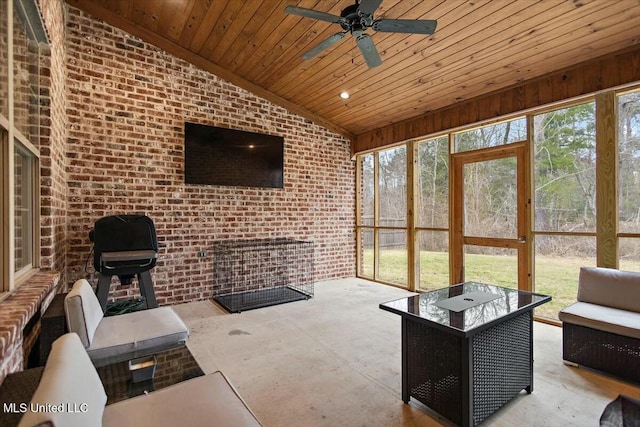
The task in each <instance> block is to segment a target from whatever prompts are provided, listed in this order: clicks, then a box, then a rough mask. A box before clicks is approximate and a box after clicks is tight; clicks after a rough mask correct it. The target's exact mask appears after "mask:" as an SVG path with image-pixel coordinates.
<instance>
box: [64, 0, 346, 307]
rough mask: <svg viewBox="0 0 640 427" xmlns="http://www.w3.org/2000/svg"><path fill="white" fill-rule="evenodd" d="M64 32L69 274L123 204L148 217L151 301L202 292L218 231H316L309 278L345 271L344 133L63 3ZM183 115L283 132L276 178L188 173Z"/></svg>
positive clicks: (225, 234)
mask: <svg viewBox="0 0 640 427" xmlns="http://www.w3.org/2000/svg"><path fill="white" fill-rule="evenodd" d="M66 36H67V49H68V50H67V55H68V68H67V71H68V80H67V85H68V88H67V94H68V97H67V112H68V132H69V138H68V145H67V158H68V162H69V164H68V205H67V209H68V210H67V216H68V235H67V241H68V249H69V250H68V254H67V262H68V269H67V280H69V281H74V280H76V279H78V278H80V277H88V276H90V273H91V271H92V268H91V265H90V264H91V262H89V269H88V270H89V271H87V269H86V268H85V262H86V260H87V258H88V257H89V255H90V251H91V243H90V241H89V239H88V236H87V234H88V232H89V230H90V229H91V228H92V227H93V222H94V221H95V220H97V219H98V218H100V217H102V216H104V215H113V214H122V213H139V214H146V215H148V216H149V217H150V218H151V219H153V221H154V222H155V225H156V229H157V232H158V239H159V241H160V243H161V245H162V246H163V247H162V248H161V249H160V253H159V261H158V264H157V266H156V268H155V269H154V270H153V278H154V282H155V286H156V296H157V297H158V301H159V303H160V304H167V303H178V302H183V301H191V300H198V299H204V298H208V297H210V296H211V291H212V277H213V267H212V264H213V262H212V259H211V253H210V248H211V246H212V245H213V243H214V242H217V241H220V240H230V239H246V238H256V237H257V238H264V237H291V238H297V239H305V240H313V241H314V242H315V263H316V265H315V277H316V279H317V280H322V279H328V278H336V277H346V276H353V275H354V273H355V238H354V235H353V232H354V227H355V223H354V209H355V205H354V204H355V197H354V186H353V183H354V173H355V172H354V171H355V167H354V166H355V165H354V162H352V161H351V160H350V158H349V156H350V151H349V143H348V141H346V140H344V139H343V138H341V137H340V136H338V135H336V134H333V133H332V132H330V131H328V130H326V129H324V128H322V127H320V126H318V125H315V124H313V123H310V122H309V121H307V120H305V119H304V118H302V117H299V116H297V115H294V114H292V113H290V112H288V111H286V110H285V109H283V108H281V107H278V106H276V105H273V104H271V103H269V102H268V101H266V100H264V99H261V98H259V97H257V96H255V95H253V94H251V93H249V92H247V91H245V90H243V89H240V88H238V87H236V86H234V85H232V84H229V83H228V82H226V81H224V80H222V79H220V78H218V77H216V76H215V75H212V74H210V73H208V72H205V71H202V70H199V69H197V68H196V67H194V66H192V65H189V64H188V63H186V62H184V61H182V60H180V59H178V58H175V57H173V56H171V55H169V54H167V53H166V52H164V51H162V50H160V49H158V48H156V47H154V46H152V45H149V44H146V43H143V42H141V41H140V40H138V39H136V38H134V37H132V36H130V35H128V34H127V33H124V32H122V31H120V30H117V29H115V28H114V27H111V26H109V25H107V24H105V23H102V22H100V21H97V20H95V19H93V18H91V17H90V16H89V15H87V14H85V13H83V12H81V11H79V10H77V9H75V8H72V7H70V8H69V14H68V23H67V34H66ZM185 121H188V122H194V123H202V124H207V125H213V126H220V127H227V128H233V129H239V130H244V131H249V132H258V133H266V134H270V135H278V136H282V137H284V144H285V165H284V168H285V175H284V182H285V185H284V188H283V189H261V188H247V187H220V186H204V185H185V184H184V170H183V155H184V122H185ZM198 251H207V253H208V256H206V257H204V258H198V257H197V252H198ZM94 282H95V279H94ZM129 292H131V293H135V290H133V289H132V288H126V287H121V286H120V287H118V289H116V293H115V295H116V296H117V298H128V297H130V295H128V293H129ZM112 295H113V294H112Z"/></svg>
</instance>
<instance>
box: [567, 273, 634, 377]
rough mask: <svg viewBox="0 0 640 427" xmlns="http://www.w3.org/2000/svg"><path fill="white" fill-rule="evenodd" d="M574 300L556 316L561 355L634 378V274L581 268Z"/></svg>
mask: <svg viewBox="0 0 640 427" xmlns="http://www.w3.org/2000/svg"><path fill="white" fill-rule="evenodd" d="M577 299H578V301H577V302H576V303H574V304H572V305H570V306H569V307H567V308H565V309H564V310H562V311H561V312H560V314H559V318H560V320H561V321H562V354H563V359H564V360H565V361H568V362H571V363H575V364H577V365H581V366H585V367H588V368H592V369H596V370H599V371H603V372H606V373H609V374H612V375H615V376H617V377H620V378H623V379H626V380H629V381H633V382H640V369H638V365H639V364H640V272H631V271H620V270H615V269H610V268H600V267H582V268H581V269H580V277H579V281H578V297H577Z"/></svg>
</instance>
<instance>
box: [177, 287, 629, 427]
mask: <svg viewBox="0 0 640 427" xmlns="http://www.w3.org/2000/svg"><path fill="white" fill-rule="evenodd" d="M407 295H409V293H408V292H407V291H404V290H402V289H397V288H394V287H390V286H385V285H380V284H377V283H372V282H369V281H365V280H361V279H355V278H354V279H341V280H331V281H325V282H319V283H316V284H315V297H314V298H313V299H310V300H308V301H299V302H293V303H288V304H283V305H278V306H273V307H267V308H262V309H258V310H251V311H246V312H243V313H240V314H228V313H226V311H224V310H223V309H221V308H220V307H218V306H217V305H216V304H215V303H213V302H210V301H199V302H193V303H188V304H183V305H179V306H174V308H175V310H176V311H177V312H178V314H179V315H180V316H181V317H182V319H183V320H184V321H185V322H186V323H187V325H188V326H189V328H190V330H191V336H190V338H189V343H188V346H189V348H190V349H191V352H192V353H193V355H194V356H195V358H196V360H197V361H198V363H199V364H200V366H201V367H202V369H203V370H204V371H205V373H210V372H213V371H216V370H221V371H222V372H224V373H225V375H227V377H228V378H229V379H230V381H231V382H232V383H233V384H234V385H235V386H236V388H237V389H238V391H239V392H240V394H241V395H242V396H243V397H244V399H245V401H246V402H247V403H248V405H249V406H250V407H251V409H252V410H253V411H254V412H255V414H256V415H257V416H258V418H259V419H260V420H261V422H262V423H263V424H264V425H265V427H276V426H278V427H280V426H292V427H293V426H295V427H300V426H367V427H373V426H385V427H386V426H440V425H445V426H447V425H450V424H449V423H447V422H445V421H443V420H440V419H438V417H437V416H435V415H434V414H432V413H429V412H428V410H427V409H426V408H425V407H424V406H422V405H420V404H418V403H415V402H414V401H412V402H411V403H410V404H409V405H405V404H404V403H403V402H402V400H401V398H400V382H401V377H400V371H401V360H400V317H399V316H397V315H394V314H391V313H388V312H385V311H382V310H380V309H379V308H378V304H379V303H381V302H385V301H389V300H392V299H396V298H402V297H404V296H407ZM561 340H562V335H561V329H560V328H558V327H555V326H550V325H546V324H542V323H538V322H536V323H535V325H534V359H535V362H534V392H533V393H532V394H531V395H527V394H525V393H524V392H523V393H522V394H520V395H518V396H516V397H515V398H514V399H513V400H512V401H510V402H509V403H507V405H505V406H504V407H503V408H502V409H500V410H499V411H498V412H497V413H496V414H494V415H492V416H491V417H489V418H488V419H487V420H486V421H485V422H484V423H483V424H482V425H485V426H509V427H511V426H516V425H519V426H580V427H585V426H597V425H598V420H599V417H600V414H601V413H602V411H603V409H604V407H605V406H606V404H607V403H608V402H610V401H611V400H613V399H614V398H615V397H616V396H617V395H618V394H626V395H629V396H633V397H636V398H640V387H637V386H633V385H630V384H627V383H623V382H620V381H616V380H614V379H612V378H609V377H606V376H604V375H600V374H597V373H594V372H591V371H588V370H586V369H577V368H574V367H569V366H566V365H565V364H563V362H562V342H561ZM634 368H637V367H634Z"/></svg>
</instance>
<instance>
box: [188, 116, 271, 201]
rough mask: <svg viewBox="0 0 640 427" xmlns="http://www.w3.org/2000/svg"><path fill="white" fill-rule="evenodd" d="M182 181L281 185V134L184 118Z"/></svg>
mask: <svg viewBox="0 0 640 427" xmlns="http://www.w3.org/2000/svg"><path fill="white" fill-rule="evenodd" d="M184 139H185V141H184V181H185V183H187V184H210V185H226V186H240V187H267V188H282V187H283V175H284V173H283V172H284V171H283V169H284V138H283V137H280V136H273V135H264V134H260V133H253V132H244V131H240V130H233V129H227V128H221V127H215V126H207V125H201V124H197V123H189V122H185V124H184Z"/></svg>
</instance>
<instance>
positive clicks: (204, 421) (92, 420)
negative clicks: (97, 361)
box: [19, 333, 261, 427]
mask: <svg viewBox="0 0 640 427" xmlns="http://www.w3.org/2000/svg"><path fill="white" fill-rule="evenodd" d="M106 402H107V396H106V393H105V390H104V387H103V386H102V383H101V382H100V377H99V376H98V373H97V371H96V368H95V367H94V366H93V364H92V362H91V360H90V359H89V356H88V354H87V352H86V351H85V349H84V346H83V344H82V342H81V341H80V338H79V336H78V335H77V334H75V333H68V334H65V335H63V336H62V337H60V338H58V339H57V340H56V341H55V342H54V343H53V347H52V350H51V353H50V355H49V358H48V360H47V364H46V366H45V368H44V372H43V374H42V379H41V380H40V384H39V385H38V388H37V389H36V392H35V394H34V395H33V398H32V399H31V402H30V404H29V405H28V411H27V412H25V414H24V415H23V417H22V419H21V421H20V424H19V426H20V427H33V426H59V427H75V426H78V427H93V426H117V427H121V426H136V427H145V426H180V427H190V426H212V425H215V426H219V427H252V426H260V425H261V424H260V422H259V421H258V419H257V418H256V417H255V415H254V414H253V412H251V410H250V409H249V407H248V406H247V405H246V404H245V402H244V401H243V400H242V398H241V397H240V395H239V394H238V393H237V391H236V390H235V388H234V387H233V386H232V385H231V384H230V383H229V381H227V379H226V378H225V376H224V375H223V374H222V373H221V372H214V373H212V374H209V375H205V376H201V377H197V378H193V379H190V380H187V381H184V382H181V383H178V384H175V385H173V386H170V387H167V388H163V389H160V390H157V391H154V392H152V393H149V394H147V395H142V396H138V397H134V398H131V399H127V400H123V401H120V402H117V403H114V404H112V405H108V406H105V404H106ZM54 408H55V410H54Z"/></svg>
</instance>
